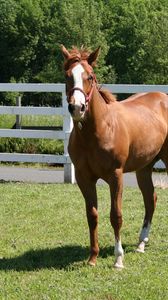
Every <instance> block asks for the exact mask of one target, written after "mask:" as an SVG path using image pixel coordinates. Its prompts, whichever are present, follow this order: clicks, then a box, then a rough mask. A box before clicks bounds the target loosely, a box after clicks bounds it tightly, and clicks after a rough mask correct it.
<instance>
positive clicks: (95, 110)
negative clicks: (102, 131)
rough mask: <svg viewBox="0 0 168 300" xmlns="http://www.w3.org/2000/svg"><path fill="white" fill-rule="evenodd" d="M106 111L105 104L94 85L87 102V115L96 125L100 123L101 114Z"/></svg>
mask: <svg viewBox="0 0 168 300" xmlns="http://www.w3.org/2000/svg"><path fill="white" fill-rule="evenodd" d="M106 113H107V104H106V102H105V101H104V99H103V98H102V96H101V95H100V93H99V91H98V90H97V88H96V87H95V88H94V90H93V94H92V99H91V100H90V103H89V117H90V118H91V119H92V121H93V122H94V123H95V125H96V126H99V125H100V124H101V121H102V118H103V116H104V115H105V114H106Z"/></svg>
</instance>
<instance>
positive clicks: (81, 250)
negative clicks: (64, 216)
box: [0, 245, 133, 272]
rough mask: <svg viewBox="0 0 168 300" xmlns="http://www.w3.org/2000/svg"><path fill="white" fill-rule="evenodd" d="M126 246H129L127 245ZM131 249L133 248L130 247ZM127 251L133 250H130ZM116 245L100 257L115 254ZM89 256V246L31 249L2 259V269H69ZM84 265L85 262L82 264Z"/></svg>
mask: <svg viewBox="0 0 168 300" xmlns="http://www.w3.org/2000/svg"><path fill="white" fill-rule="evenodd" d="M124 248H127V246H126V245H125V246H124ZM130 249H131V248H130ZM126 252H133V250H128V251H126ZM113 253H114V247H104V248H102V249H101V250H100V254H99V257H102V258H107V257H108V256H113ZM88 256H89V248H88V247H82V246H76V245H67V246H62V247H57V248H54V249H42V250H41V249H40V250H30V251H27V252H25V253H23V254H21V255H20V256H17V257H12V258H1V259H0V270H5V271H9V270H15V271H18V272H20V271H28V272H30V271H36V270H40V269H52V268H54V269H67V268H69V267H71V266H73V264H74V263H79V262H83V263H85V262H86V260H87V258H88ZM82 265H83V264H82Z"/></svg>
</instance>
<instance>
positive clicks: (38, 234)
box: [0, 183, 168, 300]
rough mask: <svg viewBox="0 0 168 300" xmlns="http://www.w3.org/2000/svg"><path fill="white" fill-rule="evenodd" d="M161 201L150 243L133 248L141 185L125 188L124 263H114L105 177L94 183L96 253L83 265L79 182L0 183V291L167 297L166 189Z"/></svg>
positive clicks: (129, 299) (94, 299)
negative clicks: (120, 267)
mask: <svg viewBox="0 0 168 300" xmlns="http://www.w3.org/2000/svg"><path fill="white" fill-rule="evenodd" d="M157 193H158V196H159V201H158V203H157V208H156V212H155V215H154V220H153V224H152V230H151V234H150V241H149V246H148V247H147V248H146V252H145V253H144V254H140V253H136V252H135V251H134V250H135V248H136V243H137V242H138V235H139V231H140V227H141V224H142V220H143V214H144V207H143V201H142V197H141V194H140V192H139V190H137V189H133V188H127V189H125V190H124V201H123V216H124V223H123V226H122V242H123V246H124V250H125V261H124V263H125V269H124V270H122V271H118V270H116V269H114V268H113V263H114V234H113V230H112V228H111V225H110V220H109V212H110V199H109V190H108V187H107V186H106V185H104V186H98V198H99V216H100V218H99V242H100V255H99V257H98V262H97V266H96V267H95V268H92V267H89V266H87V264H86V262H87V258H88V255H89V236H88V226H87V221H86V213H85V205H84V200H83V197H82V195H81V193H80V191H79V189H78V187H77V186H76V185H70V184H23V183H5V184H3V183H1V185H0V215H1V218H0V228H1V239H0V249H1V254H0V256H1V258H0V286H1V288H0V299H7V300H8V299H10V300H20V299H24V300H30V299H37V300H38V299H53V300H57V299H61V300H64V299H65V300H67V299H74V300H79V299H81V300H147V299H148V300H167V299H168V287H167V276H168V268H167V238H168V233H167V217H168V213H167V209H165V207H166V206H167V204H168V190H157Z"/></svg>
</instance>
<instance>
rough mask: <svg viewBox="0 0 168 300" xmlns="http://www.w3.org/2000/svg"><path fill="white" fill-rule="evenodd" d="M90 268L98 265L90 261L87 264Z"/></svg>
mask: <svg viewBox="0 0 168 300" xmlns="http://www.w3.org/2000/svg"><path fill="white" fill-rule="evenodd" d="M87 264H88V265H89V266H91V267H95V266H96V263H95V262H93V261H91V260H90V261H88V263H87Z"/></svg>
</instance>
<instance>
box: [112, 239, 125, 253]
mask: <svg viewBox="0 0 168 300" xmlns="http://www.w3.org/2000/svg"><path fill="white" fill-rule="evenodd" d="M114 254H115V257H118V256H124V250H123V248H122V244H121V241H120V240H119V241H115V249H114Z"/></svg>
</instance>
